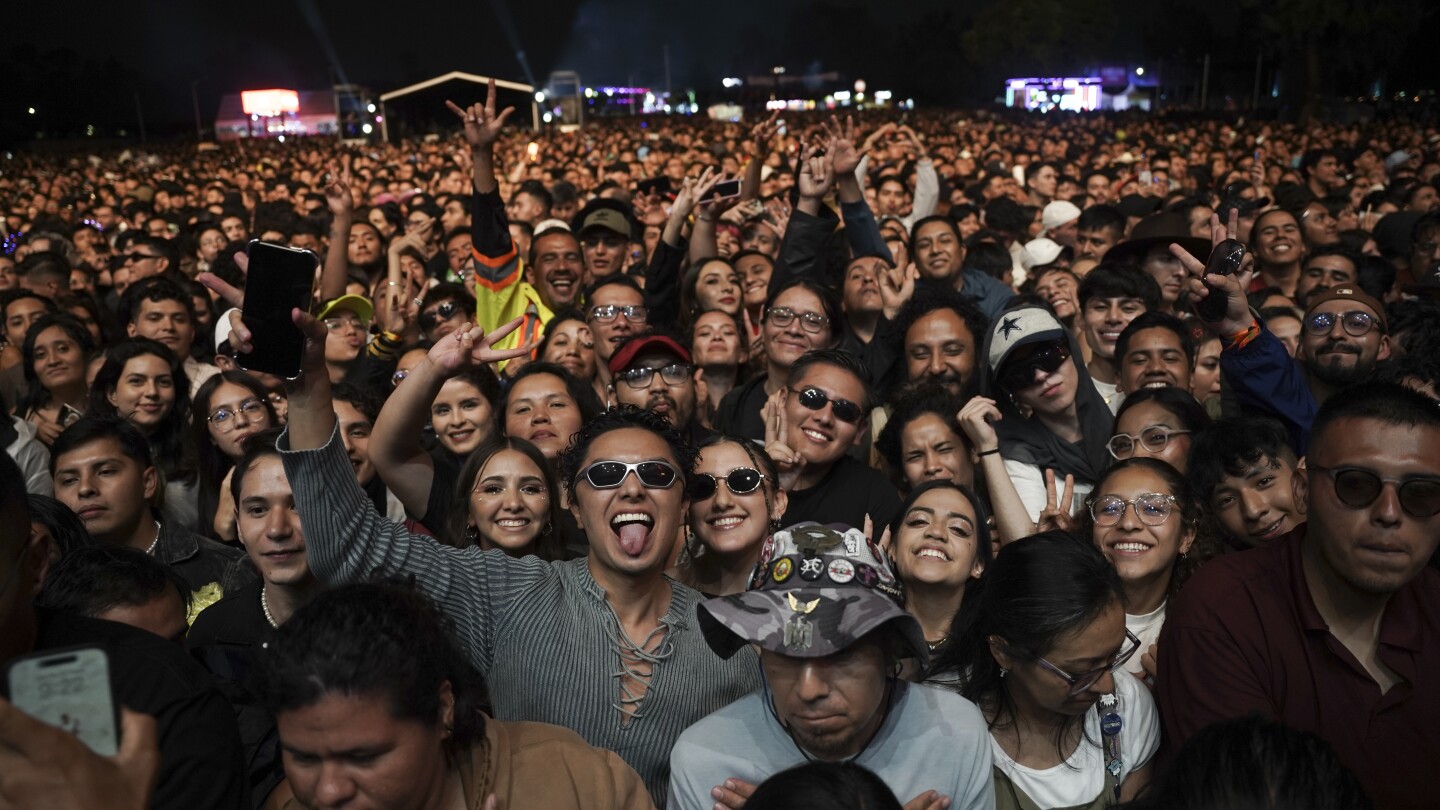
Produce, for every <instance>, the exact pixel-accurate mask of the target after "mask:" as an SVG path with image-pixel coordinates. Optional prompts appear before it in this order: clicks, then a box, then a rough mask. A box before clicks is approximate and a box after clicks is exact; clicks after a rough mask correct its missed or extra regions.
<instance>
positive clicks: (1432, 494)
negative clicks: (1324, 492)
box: [1307, 464, 1440, 518]
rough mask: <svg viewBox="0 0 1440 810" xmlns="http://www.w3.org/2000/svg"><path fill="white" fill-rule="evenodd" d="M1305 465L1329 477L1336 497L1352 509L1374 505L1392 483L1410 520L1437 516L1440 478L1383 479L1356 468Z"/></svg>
mask: <svg viewBox="0 0 1440 810" xmlns="http://www.w3.org/2000/svg"><path fill="white" fill-rule="evenodd" d="M1307 466H1308V467H1309V468H1310V469H1312V470H1317V471H1319V472H1322V473H1325V474H1326V475H1328V476H1330V481H1331V482H1332V483H1333V484H1334V485H1335V497H1337V498H1339V499H1340V502H1341V503H1343V504H1345V505H1346V506H1348V507H1350V508H1351V509H1364V508H1366V507H1368V506H1369V505H1370V504H1372V503H1375V499H1376V498H1379V497H1380V492H1381V491H1382V490H1383V489H1384V488H1385V485H1386V484H1394V485H1395V493H1396V495H1398V496H1399V498H1400V508H1401V509H1404V510H1405V512H1406V513H1407V514H1409V515H1410V516H1411V517H1417V518H1428V517H1433V516H1434V515H1435V514H1436V513H1440V476H1436V475H1421V476H1413V477H1407V478H1386V477H1384V476H1381V475H1377V474H1375V473H1373V472H1370V471H1369V470H1363V469H1360V468H1359V467H1322V466H1320V465H1319V464H1308V465H1307Z"/></svg>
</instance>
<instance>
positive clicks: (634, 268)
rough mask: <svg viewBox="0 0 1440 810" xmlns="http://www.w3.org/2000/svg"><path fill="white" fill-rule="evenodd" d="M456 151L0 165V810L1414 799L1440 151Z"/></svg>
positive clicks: (1019, 135)
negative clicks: (268, 367) (114, 748)
mask: <svg viewBox="0 0 1440 810" xmlns="http://www.w3.org/2000/svg"><path fill="white" fill-rule="evenodd" d="M448 106H449V110H450V114H451V115H453V116H454V119H453V120H454V126H455V128H454V130H453V131H450V132H445V133H440V137H438V138H434V139H427V140H425V141H423V142H405V143H399V144H393V145H387V144H369V145H358V146H357V145H345V144H340V143H337V142H335V141H330V140H323V141H322V140H319V139H290V140H289V141H288V142H285V143H278V142H271V141H242V142H239V143H233V144H225V145H222V146H221V147H220V148H217V149H213V150H201V151H196V150H195V149H194V148H193V146H191V147H180V146H176V147H174V148H170V149H165V148H158V149H152V150H127V151H125V152H122V153H103V154H95V155H79V154H77V155H26V154H23V153H22V154H17V155H16V156H15V158H14V159H13V160H11V161H8V162H7V163H6V165H5V168H4V171H3V173H0V200H3V203H4V211H3V216H4V217H5V220H4V233H5V242H4V252H3V255H0V315H3V325H4V329H3V332H4V335H3V337H4V340H3V343H0V346H3V348H0V400H3V403H4V408H5V416H4V417H3V418H0V445H4V446H5V449H6V451H7V452H6V454H5V455H4V457H0V583H4V584H0V664H3V663H5V662H9V661H13V660H15V659H17V658H19V657H22V656H25V655H29V654H33V653H37V652H43V651H46V650H53V649H59V648H65V647H71V646H76V645H90V646H99V647H101V648H102V649H104V650H105V651H106V653H107V655H108V657H109V667H110V681H111V686H112V690H113V693H114V696H115V701H116V703H117V704H120V705H122V706H123V707H124V711H123V713H122V714H121V715H120V720H119V724H120V737H121V740H122V745H121V748H120V752H119V753H118V754H116V755H114V756H113V757H102V756H98V755H96V754H93V753H91V752H90V751H89V750H88V749H86V748H84V747H83V745H82V744H81V743H79V742H78V741H76V740H75V739H73V738H71V737H69V736H68V735H66V734H65V733H63V732H60V731H58V730H53V729H49V728H48V727H45V726H43V725H40V724H39V723H38V722H36V721H34V720H33V719H32V718H30V717H28V716H27V715H26V714H25V713H24V712H23V711H21V710H20V709H17V708H15V707H12V706H11V705H10V704H9V703H8V702H3V701H0V807H11V806H14V807H40V806H45V807H55V808H69V807H96V806H108V807H125V808H131V807H135V808H139V807H155V808H196V807H204V808H237V810H238V809H239V808H280V807H284V808H331V807H359V806H364V807H373V808H397V809H398V808H422V810H443V809H444V808H450V807H467V808H480V807H484V808H487V810H488V809H489V808H501V807H545V808H649V807H670V808H677V810H690V809H692V808H711V807H714V808H728V809H729V810H736V809H737V808H741V807H747V808H751V810H765V808H779V807H786V808H805V807H867V808H874V807H896V808H898V807H901V806H902V805H903V806H904V807H905V808H906V810H919V809H920V808H937V809H938V808H974V809H976V810H978V809H979V808H986V809H987V810H988V808H991V807H997V808H1004V809H1005V810H1009V809H1010V808H1027V809H1029V808H1070V807H1111V806H1120V805H1123V806H1125V807H1130V808H1150V807H1154V808H1161V807H1164V808H1202V807H1203V808H1218V807H1237V806H1257V807H1258V806H1264V807H1276V808H1280V807H1293V808H1301V807H1304V808H1359V807H1371V806H1373V807H1378V808H1421V807H1430V806H1433V803H1434V801H1435V799H1434V797H1435V795H1437V793H1440V768H1437V767H1436V765H1437V764H1440V761H1437V759H1436V752H1437V751H1440V700H1437V699H1436V698H1435V696H1433V695H1430V694H1429V691H1428V690H1429V688H1432V687H1433V683H1432V682H1433V681H1434V679H1435V678H1436V677H1440V619H1437V617H1440V572H1437V570H1436V567H1437V559H1440V558H1437V553H1436V552H1437V547H1440V197H1437V189H1440V130H1437V128H1436V127H1435V126H1433V125H1426V124H1424V123H1417V122H1414V121H1407V120H1400V119H1395V120H1377V121H1373V122H1367V123H1362V124H1345V125H1340V124H1323V123H1322V124H1314V125H1311V126H1308V127H1298V126H1292V125H1285V124H1280V123H1271V122H1265V121H1245V120H1221V119H1215V118H1202V117H1193V116H1184V115H1175V116H1158V115H1156V116H1147V115H1141V114H1130V115H1115V114H1092V115H1070V116H1049V117H1045V116H1021V115H1006V114H997V113H991V112H986V111H965V112H961V111H935V112H928V113H911V114H909V115H908V116H899V115H891V114H887V113H884V112H873V113H872V112H867V113H864V114H862V115H860V116H858V117H851V116H841V115H832V114H830V113H776V114H773V115H770V116H769V117H768V118H762V119H761V120H759V121H758V123H755V122H752V123H748V124H742V123H732V122H718V121H709V120H700V119H690V118H679V117H676V118H625V119H601V120H599V121H595V122H592V123H590V124H587V126H586V127H584V128H582V129H575V130H573V131H570V130H546V131H544V132H532V131H528V130H523V129H519V128H517V127H514V126H511V125H510V124H511V122H510V117H511V115H512V113H513V110H511V109H508V108H507V109H503V110H501V109H497V105H496V100H495V89H494V86H493V84H492V86H491V87H490V88H489V93H488V97H487V98H486V100H485V101H484V102H481V103H474V104H467V105H463V106H462V105H458V104H453V103H451V104H448ZM252 240H258V241H261V242H270V243H276V244H280V245H284V246H288V247H290V248H295V249H299V250H303V251H310V252H311V253H312V254H313V256H314V262H315V281H314V296H313V298H314V300H313V305H312V306H311V307H310V308H309V309H308V310H306V311H302V310H299V309H297V310H295V311H294V312H293V313H292V319H293V328H294V329H297V330H299V332H300V333H301V334H302V335H303V337H304V349H303V356H302V357H301V358H300V366H301V373H300V374H299V375H298V376H297V377H294V378H291V379H286V378H283V377H279V376H275V375H274V374H269V373H264V372H260V371H253V370H247V367H248V366H249V363H248V362H247V358H248V356H249V355H250V353H251V351H252V350H253V349H254V348H255V346H256V345H257V344H259V343H261V342H264V341H270V340H273V339H275V338H276V337H277V335H276V334H274V332H275V330H276V329H278V328H281V327H284V328H290V325H287V324H281V326H280V327H277V326H275V325H274V324H270V325H267V326H265V327H263V328H262V327H259V326H257V321H255V320H253V319H250V318H247V317H246V308H245V300H246V279H247V272H248V270H249V265H250V256H249V254H248V246H249V245H250V244H251V243H252ZM1426 683H1432V687H1427V686H1426V685H1425V684H1426ZM3 688H4V687H3V686H0V689H3Z"/></svg>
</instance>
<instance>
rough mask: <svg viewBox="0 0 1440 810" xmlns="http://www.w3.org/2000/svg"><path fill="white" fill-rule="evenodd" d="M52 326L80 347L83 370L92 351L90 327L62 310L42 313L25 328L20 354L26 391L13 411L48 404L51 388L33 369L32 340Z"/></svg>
mask: <svg viewBox="0 0 1440 810" xmlns="http://www.w3.org/2000/svg"><path fill="white" fill-rule="evenodd" d="M52 326H57V327H59V328H60V329H61V330H62V331H64V332H65V334H66V335H68V336H69V338H70V339H71V340H73V341H75V345H76V346H77V347H78V348H79V349H80V354H81V360H80V371H81V373H82V374H83V373H84V371H85V364H86V362H88V361H89V359H90V354H91V353H92V352H94V351H95V343H94V341H92V340H91V339H90V330H89V329H86V328H85V327H84V326H81V325H80V322H79V321H77V320H75V318H74V317H72V316H70V315H66V314H63V313H60V314H56V313H51V314H48V315H42V316H41V317H40V318H39V320H37V321H35V323H32V324H30V328H29V329H27V330H25V342H24V344H23V345H22V346H21V349H20V354H21V356H22V357H23V358H24V360H23V361H22V364H23V370H24V373H25V385H26V393H25V396H24V397H23V398H21V400H20V401H19V402H18V403H16V405H15V413H17V414H19V415H21V416H25V415H28V414H30V413H32V412H34V411H38V410H40V409H41V408H43V407H45V406H46V405H49V404H50V397H51V394H50V391H49V389H47V388H45V386H43V385H41V384H40V377H39V376H38V375H37V374H36V373H35V342H36V341H38V340H39V339H40V333H41V332H44V331H45V330H46V329H49V328H50V327H52Z"/></svg>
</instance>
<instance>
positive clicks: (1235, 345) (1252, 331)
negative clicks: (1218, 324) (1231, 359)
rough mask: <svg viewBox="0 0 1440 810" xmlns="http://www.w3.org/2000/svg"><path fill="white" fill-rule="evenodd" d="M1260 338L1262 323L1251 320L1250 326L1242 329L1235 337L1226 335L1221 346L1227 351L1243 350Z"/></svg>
mask: <svg viewBox="0 0 1440 810" xmlns="http://www.w3.org/2000/svg"><path fill="white" fill-rule="evenodd" d="M1259 336H1260V322H1259V321H1257V320H1254V319H1251V321H1250V325H1249V326H1247V327H1245V328H1244V329H1241V330H1240V331H1239V332H1236V333H1235V334H1233V335H1225V336H1223V337H1222V338H1221V340H1220V342H1221V345H1222V346H1223V347H1224V348H1226V349H1243V348H1245V347H1246V346H1248V345H1250V342H1251V341H1253V340H1254V339H1255V338H1257V337H1259Z"/></svg>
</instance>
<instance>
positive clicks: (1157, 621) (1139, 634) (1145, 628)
mask: <svg viewBox="0 0 1440 810" xmlns="http://www.w3.org/2000/svg"><path fill="white" fill-rule="evenodd" d="M1165 605H1166V603H1165V602H1161V603H1160V607H1158V608H1155V610H1154V611H1152V612H1150V613H1146V614H1143V615H1140V616H1131V615H1130V614H1129V613H1126V614H1125V629H1126V630H1129V631H1130V632H1131V633H1134V634H1135V637H1136V638H1138V639H1140V649H1139V651H1137V652H1136V653H1135V654H1134V655H1132V656H1130V660H1129V661H1126V662H1125V671H1126V672H1129V673H1132V674H1134V675H1141V676H1143V675H1144V674H1145V667H1143V666H1141V665H1140V656H1142V655H1144V654H1145V653H1147V652H1149V651H1150V645H1151V644H1154V643H1155V642H1157V641H1159V640H1160V628H1161V627H1163V626H1164V625H1165Z"/></svg>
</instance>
